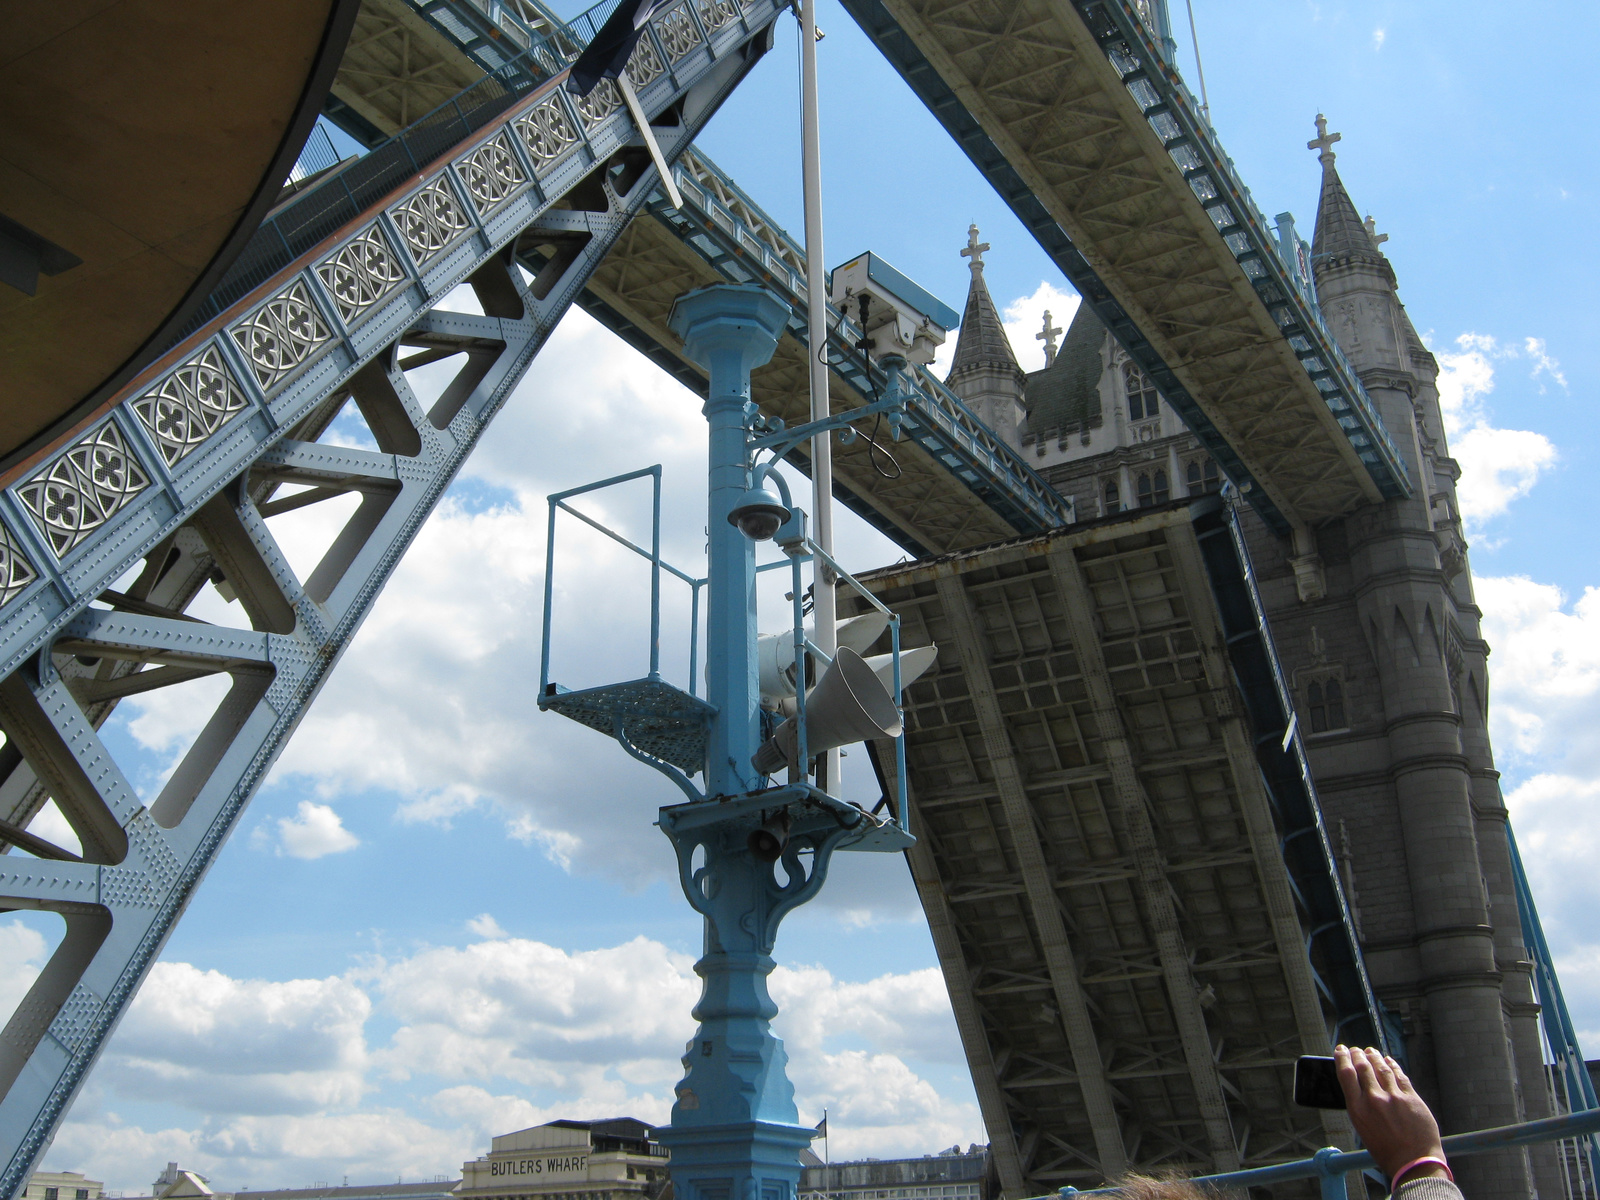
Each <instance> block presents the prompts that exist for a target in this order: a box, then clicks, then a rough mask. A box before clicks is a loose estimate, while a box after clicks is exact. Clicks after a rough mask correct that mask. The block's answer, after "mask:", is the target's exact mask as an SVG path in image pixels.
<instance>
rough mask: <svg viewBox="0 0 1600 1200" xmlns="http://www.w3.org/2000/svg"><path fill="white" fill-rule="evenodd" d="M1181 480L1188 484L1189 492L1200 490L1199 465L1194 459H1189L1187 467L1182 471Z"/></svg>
mask: <svg viewBox="0 0 1600 1200" xmlns="http://www.w3.org/2000/svg"><path fill="white" fill-rule="evenodd" d="M1183 478H1184V480H1185V482H1187V483H1188V485H1189V490H1190V491H1191V492H1198V491H1199V490H1200V464H1199V463H1198V462H1196V461H1195V460H1194V459H1190V460H1189V467H1188V469H1187V470H1186V471H1184V473H1183Z"/></svg>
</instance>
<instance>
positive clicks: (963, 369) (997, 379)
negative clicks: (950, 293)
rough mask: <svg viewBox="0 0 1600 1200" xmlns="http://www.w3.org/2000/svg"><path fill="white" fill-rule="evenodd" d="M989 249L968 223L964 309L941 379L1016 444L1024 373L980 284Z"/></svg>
mask: <svg viewBox="0 0 1600 1200" xmlns="http://www.w3.org/2000/svg"><path fill="white" fill-rule="evenodd" d="M988 248H989V243H987V242H980V241H978V227H977V226H976V225H972V226H969V227H968V229H967V244H966V247H965V248H964V249H963V250H962V251H961V254H962V256H963V257H964V258H967V259H969V260H970V262H969V264H968V265H969V266H970V267H971V269H972V283H971V285H970V286H969V287H968V288H967V307H966V309H965V311H964V312H963V313H962V314H961V333H960V336H959V337H958V338H957V340H956V353H955V359H954V360H953V361H952V363H951V364H950V374H949V377H948V378H947V379H946V380H945V382H946V383H948V384H949V385H950V390H951V391H953V392H954V393H955V394H956V395H957V396H960V397H961V399H963V400H964V401H966V403H967V406H968V407H969V408H971V409H972V411H973V412H975V413H977V415H978V417H979V419H980V420H982V421H983V423H984V424H985V425H987V426H989V428H990V429H993V430H994V431H995V432H996V433H998V434H999V435H1000V436H1001V437H1003V438H1005V439H1006V441H1008V442H1010V443H1011V444H1012V445H1013V446H1015V445H1017V444H1018V439H1019V438H1020V437H1021V435H1022V423H1023V420H1024V415H1025V414H1024V409H1023V399H1022V398H1023V374H1022V368H1021V367H1019V366H1018V365H1017V356H1016V355H1015V354H1013V353H1012V351H1011V342H1010V340H1009V339H1008V338H1007V337H1006V331H1005V326H1004V325H1002V324H1001V323H1000V314H999V313H997V312H996V311H995V307H994V300H993V299H991V298H990V296H989V288H988V285H987V284H985V283H984V282H983V252H984V251H985V250H987V249H988Z"/></svg>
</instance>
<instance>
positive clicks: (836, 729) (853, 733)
mask: <svg viewBox="0 0 1600 1200" xmlns="http://www.w3.org/2000/svg"><path fill="white" fill-rule="evenodd" d="M899 736H900V710H899V709H897V708H896V707H895V706H894V697H892V696H891V695H890V694H889V689H888V688H886V687H884V686H883V683H882V681H881V680H880V679H879V678H878V676H877V673H876V672H874V671H873V669H872V668H871V667H869V666H868V665H867V664H866V661H865V660H864V659H862V657H861V655H859V654H857V653H856V652H855V651H854V650H850V649H841V650H840V651H839V653H838V655H837V656H835V658H834V660H833V664H832V665H831V666H829V668H828V669H827V671H825V672H824V673H823V676H822V678H821V679H820V680H818V681H817V686H816V687H815V688H813V689H812V690H811V692H810V693H809V694H807V696H806V753H807V754H810V755H817V754H822V753H823V752H824V751H828V750H832V749H834V748H835V747H837V746H848V745H850V744H851V743H852V742H864V741H869V740H871V739H873V738H885V737H899ZM799 740H800V728H799V722H798V720H797V719H796V718H794V717H790V718H789V719H788V720H787V721H785V722H784V723H783V724H782V725H780V726H778V732H776V733H775V734H773V735H772V736H771V737H770V738H768V739H767V740H766V742H765V743H764V744H763V745H762V747H761V749H759V750H757V751H756V752H755V754H754V755H753V756H751V759H750V762H751V763H752V765H754V767H755V769H756V770H758V771H760V772H761V773H762V774H763V775H771V774H772V773H773V772H774V771H776V770H777V769H778V768H779V767H781V766H783V765H784V764H785V763H788V764H789V765H790V766H795V765H798V764H797V761H796V759H797V755H798V754H799V747H798V745H797V743H798V742H799Z"/></svg>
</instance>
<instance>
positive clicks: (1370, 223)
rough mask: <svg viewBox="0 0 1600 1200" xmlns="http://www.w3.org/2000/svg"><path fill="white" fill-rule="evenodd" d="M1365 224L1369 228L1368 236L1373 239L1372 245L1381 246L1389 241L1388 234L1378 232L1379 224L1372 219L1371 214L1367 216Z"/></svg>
mask: <svg viewBox="0 0 1600 1200" xmlns="http://www.w3.org/2000/svg"><path fill="white" fill-rule="evenodd" d="M1364 224H1365V225H1366V227H1367V236H1368V237H1369V238H1371V239H1372V244H1373V245H1374V246H1381V245H1383V244H1384V243H1385V242H1387V241H1388V240H1389V235H1388V234H1387V233H1379V232H1378V223H1377V222H1376V221H1374V220H1373V219H1372V214H1371V213H1368V214H1367V219H1366V221H1365V222H1364Z"/></svg>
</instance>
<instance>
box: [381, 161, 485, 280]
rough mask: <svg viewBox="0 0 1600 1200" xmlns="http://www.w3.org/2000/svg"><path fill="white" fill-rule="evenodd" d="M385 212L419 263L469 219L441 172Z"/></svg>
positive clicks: (453, 236) (467, 225)
mask: <svg viewBox="0 0 1600 1200" xmlns="http://www.w3.org/2000/svg"><path fill="white" fill-rule="evenodd" d="M389 215H390V216H391V217H393V218H394V222H395V224H396V225H398V226H399V227H400V236H401V237H403V238H405V240H406V245H407V246H408V247H410V249H411V257H412V258H414V259H416V260H417V265H418V266H419V267H420V266H422V265H423V264H424V263H426V262H427V261H428V260H429V259H431V258H433V257H434V256H435V255H436V254H438V253H439V251H441V250H443V249H444V248H445V247H446V246H448V245H449V244H450V243H451V242H453V241H455V240H456V238H457V237H459V236H460V235H461V234H462V233H463V232H464V231H466V230H468V229H470V228H472V221H471V219H470V218H469V217H468V216H467V214H466V210H464V209H463V208H462V207H461V205H460V203H459V202H458V201H457V200H456V197H455V193H454V192H452V191H451V190H450V185H449V184H448V183H446V182H445V178H444V176H443V175H441V176H439V177H438V178H437V179H435V180H434V181H433V182H432V183H430V184H429V185H428V186H427V187H425V188H423V189H422V190H421V191H420V192H418V193H417V194H416V195H415V196H412V197H411V199H409V200H407V201H406V202H405V203H404V204H402V205H400V206H399V207H397V208H395V209H393V210H391V211H390V213H389Z"/></svg>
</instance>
